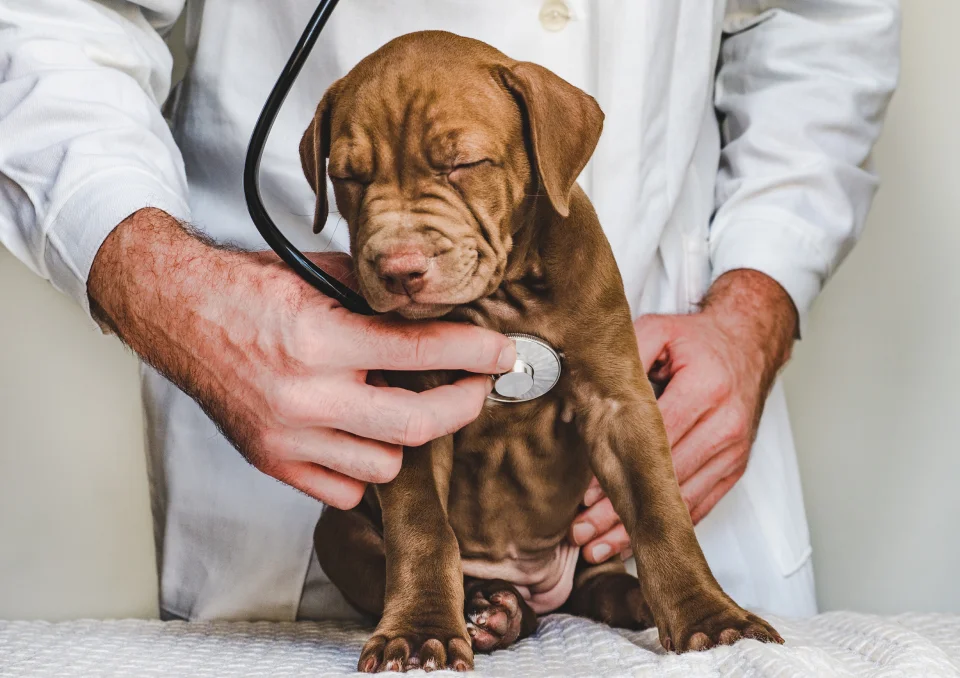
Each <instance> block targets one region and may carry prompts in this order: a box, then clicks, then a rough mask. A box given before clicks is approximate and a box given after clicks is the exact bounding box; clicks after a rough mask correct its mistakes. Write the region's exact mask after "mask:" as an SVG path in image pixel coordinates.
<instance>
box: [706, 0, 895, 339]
mask: <svg viewBox="0 0 960 678" xmlns="http://www.w3.org/2000/svg"><path fill="white" fill-rule="evenodd" d="M899 24H900V17H899V8H898V4H897V1H896V0H780V1H774V0H731V2H730V3H729V4H728V10H727V15H726V17H725V21H724V35H723V39H722V43H721V51H720V62H719V65H718V70H717V80H716V94H715V105H716V109H717V113H718V118H719V120H720V124H721V134H722V143H723V150H722V154H721V160H720V168H719V177H718V182H717V193H716V198H717V203H716V211H715V214H714V218H713V220H712V223H711V227H710V236H709V245H710V258H711V265H712V274H713V278H714V279H716V278H718V277H720V276H721V275H723V274H724V273H726V272H728V271H731V270H734V269H738V268H751V269H756V270H759V271H761V272H763V273H766V274H767V275H769V276H771V277H772V278H773V279H774V280H776V281H777V282H779V283H780V284H781V285H782V286H783V288H784V289H785V290H786V291H787V293H788V294H789V295H790V297H791V298H792V299H793V301H794V303H795V304H796V306H797V309H798V311H799V312H800V318H801V327H802V326H803V325H804V319H805V316H806V314H807V312H808V311H809V309H810V307H811V305H812V304H813V301H814V299H815V298H816V296H817V294H819V292H820V290H821V288H822V287H823V285H824V283H825V282H826V280H827V278H828V277H829V276H830V275H831V274H832V273H833V271H834V270H835V269H836V267H837V266H838V265H839V264H840V262H841V261H842V260H843V258H844V257H845V256H846V255H847V254H848V253H849V252H850V250H851V249H852V247H853V245H854V244H855V243H856V241H857V239H858V237H859V235H860V233H861V231H862V229H863V225H864V221H865V220H866V217H867V212H868V209H869V206H870V202H871V200H872V199H873V195H874V193H875V191H876V188H877V177H876V174H875V173H874V171H873V169H872V166H871V161H870V154H871V150H872V148H873V145H874V143H875V142H876V139H877V137H878V135H879V133H880V129H881V125H882V121H883V116H884V112H885V110H886V107H887V104H888V102H889V99H890V96H891V94H892V92H893V89H894V87H895V85H896V81H897V77H898V70H899V39H900V38H899V33H900V31H899Z"/></svg>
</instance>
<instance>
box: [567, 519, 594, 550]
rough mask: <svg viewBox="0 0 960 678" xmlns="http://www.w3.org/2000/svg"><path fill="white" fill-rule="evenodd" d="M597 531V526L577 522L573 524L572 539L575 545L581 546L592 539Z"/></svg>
mask: <svg viewBox="0 0 960 678" xmlns="http://www.w3.org/2000/svg"><path fill="white" fill-rule="evenodd" d="M596 533H597V528H595V527H594V526H593V525H591V524H590V523H577V524H576V525H574V526H573V541H574V542H575V543H576V544H577V546H583V545H584V544H586V543H587V542H588V541H590V540H591V539H593V535H595V534H596Z"/></svg>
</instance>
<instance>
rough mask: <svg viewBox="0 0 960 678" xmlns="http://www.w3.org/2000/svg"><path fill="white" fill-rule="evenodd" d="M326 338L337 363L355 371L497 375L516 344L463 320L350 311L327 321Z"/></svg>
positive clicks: (506, 365)
mask: <svg viewBox="0 0 960 678" xmlns="http://www.w3.org/2000/svg"><path fill="white" fill-rule="evenodd" d="M325 340H326V341H328V342H330V345H332V346H334V347H336V358H337V364H338V365H340V366H343V367H346V368H349V369H356V370H372V369H381V370H466V371H467V372H476V373H478V374H500V373H502V372H506V371H507V370H509V369H511V368H512V367H513V365H514V363H515V362H516V359H517V349H516V346H515V345H514V343H513V342H512V341H511V340H510V339H509V338H508V337H505V336H504V335H502V334H500V333H499V332H494V331H492V330H486V329H482V328H480V327H476V326H474V325H467V324H464V323H452V322H441V321H436V322H407V321H398V320H394V319H388V318H383V317H380V316H377V317H369V316H361V315H351V316H350V317H347V318H344V321H343V322H342V323H339V324H338V325H336V326H331V327H330V329H329V335H327V336H326V337H325Z"/></svg>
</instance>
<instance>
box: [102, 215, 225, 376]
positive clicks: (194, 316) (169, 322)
mask: <svg viewBox="0 0 960 678" xmlns="http://www.w3.org/2000/svg"><path fill="white" fill-rule="evenodd" d="M240 264H241V262H240V260H239V257H238V253H236V252H232V251H229V250H222V249H219V248H217V247H215V246H213V245H212V244H211V243H209V242H206V241H205V240H204V239H203V238H201V237H199V236H198V235H196V234H194V233H191V232H190V231H188V230H187V228H185V227H184V226H183V225H181V224H180V223H179V222H178V221H177V220H176V219H174V218H173V217H171V216H170V215H168V214H166V213H165V212H162V211H160V210H156V209H143V210H140V211H139V212H136V213H135V214H133V215H132V216H130V217H129V218H127V219H126V220H124V221H123V222H122V223H121V224H120V225H119V226H117V228H116V229H114V231H113V232H112V233H111V234H110V235H109V236H108V237H107V239H106V240H105V241H104V243H103V245H102V246H101V247H100V250H99V252H98V253H97V256H96V258H95V259H94V262H93V267H92V268H91V271H90V277H89V280H88V283H87V292H88V295H89V297H90V307H91V310H92V312H93V314H94V317H95V318H96V319H97V321H98V322H99V323H100V324H101V326H103V327H104V328H106V329H109V330H111V331H112V332H114V333H115V334H117V335H118V336H119V337H120V338H121V339H122V340H123V341H124V342H125V343H126V344H127V345H129V346H130V347H131V348H132V349H133V350H134V351H136V353H137V354H139V355H140V356H141V357H142V358H143V359H144V360H146V361H147V362H149V363H150V364H152V365H153V366H154V367H156V368H157V369H159V370H160V371H162V372H164V373H165V374H166V375H167V376H168V377H170V378H172V379H173V380H174V381H176V382H177V383H179V384H181V386H183V387H185V388H186V389H188V390H189V388H190V381H192V379H191V376H192V372H193V371H194V368H193V367H192V366H193V365H195V364H196V362H197V361H196V357H197V356H196V354H197V352H198V351H202V350H203V347H204V343H205V342H204V336H203V335H204V334H205V332H207V331H209V329H210V328H211V327H212V323H211V321H213V320H215V319H214V318H211V317H205V316H209V315H210V313H211V310H212V309H213V308H214V305H212V304H210V303H209V300H210V296H211V295H212V294H215V293H216V290H217V288H218V287H219V286H220V285H222V283H223V282H224V281H225V280H228V279H229V277H230V276H231V275H232V272H233V271H235V270H236V269H237V267H238V266H239V265H240Z"/></svg>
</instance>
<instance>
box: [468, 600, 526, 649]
mask: <svg viewBox="0 0 960 678" xmlns="http://www.w3.org/2000/svg"><path fill="white" fill-rule="evenodd" d="M464 616H465V617H466V620H467V632H468V633H469V634H470V639H471V641H473V649H474V650H476V651H477V652H491V651H493V650H497V649H501V648H505V647H508V646H509V645H511V644H512V643H513V642H514V641H516V640H517V638H518V637H519V636H520V631H521V628H522V624H523V610H522V609H521V601H520V597H519V595H518V594H517V593H516V591H513V590H511V589H499V590H494V591H483V590H477V591H476V592H475V593H474V594H473V596H471V598H470V599H469V600H468V601H467V603H466V606H465V610H464Z"/></svg>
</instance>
